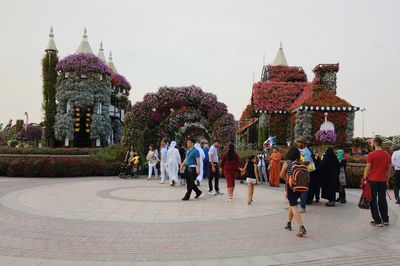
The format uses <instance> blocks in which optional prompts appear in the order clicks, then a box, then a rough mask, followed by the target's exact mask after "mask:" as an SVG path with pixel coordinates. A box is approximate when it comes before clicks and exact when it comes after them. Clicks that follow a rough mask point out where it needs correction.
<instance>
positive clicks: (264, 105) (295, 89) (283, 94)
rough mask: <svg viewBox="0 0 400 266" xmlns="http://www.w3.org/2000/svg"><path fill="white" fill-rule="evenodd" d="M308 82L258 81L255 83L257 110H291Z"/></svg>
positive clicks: (255, 105)
mask: <svg viewBox="0 0 400 266" xmlns="http://www.w3.org/2000/svg"><path fill="white" fill-rule="evenodd" d="M307 84H308V83H307V82H258V83H255V84H254V85H253V104H254V108H255V109H256V110H266V111H270V112H271V111H289V110H290V106H291V105H292V104H293V102H294V101H295V100H296V99H297V98H298V97H299V95H300V94H301V93H302V92H303V90H304V87H305V86H306V85H307Z"/></svg>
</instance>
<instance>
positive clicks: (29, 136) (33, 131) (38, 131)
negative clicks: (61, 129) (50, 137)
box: [18, 124, 43, 140]
mask: <svg viewBox="0 0 400 266" xmlns="http://www.w3.org/2000/svg"><path fill="white" fill-rule="evenodd" d="M42 132H43V130H42V127H41V126H39V125H32V124H30V125H28V126H27V128H26V130H25V128H22V130H21V133H20V134H19V136H18V137H19V138H20V139H22V140H41V139H42Z"/></svg>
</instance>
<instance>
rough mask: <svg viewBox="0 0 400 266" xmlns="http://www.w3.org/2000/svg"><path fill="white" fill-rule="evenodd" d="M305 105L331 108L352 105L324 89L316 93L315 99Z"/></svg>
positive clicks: (309, 100) (307, 101)
mask: <svg viewBox="0 0 400 266" xmlns="http://www.w3.org/2000/svg"><path fill="white" fill-rule="evenodd" d="M304 105H309V106H331V107H343V106H351V104H350V103H348V102H347V101H345V100H343V99H342V98H340V97H338V96H336V95H335V93H334V92H333V91H329V90H327V89H323V90H320V91H318V92H316V93H315V95H314V97H312V98H310V99H308V100H306V101H305V102H304Z"/></svg>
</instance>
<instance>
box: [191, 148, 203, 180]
mask: <svg viewBox="0 0 400 266" xmlns="http://www.w3.org/2000/svg"><path fill="white" fill-rule="evenodd" d="M194 147H195V148H196V149H197V150H198V151H199V153H200V174H199V175H198V176H197V178H196V180H199V181H201V180H203V174H204V167H203V160H204V158H205V157H206V155H205V153H204V151H203V149H202V148H201V146H200V143H196V144H195V145H194Z"/></svg>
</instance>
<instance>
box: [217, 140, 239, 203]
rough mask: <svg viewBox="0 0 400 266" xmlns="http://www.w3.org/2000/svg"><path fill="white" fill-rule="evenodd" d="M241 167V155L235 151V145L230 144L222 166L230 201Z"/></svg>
mask: <svg viewBox="0 0 400 266" xmlns="http://www.w3.org/2000/svg"><path fill="white" fill-rule="evenodd" d="M239 167H240V158H239V155H237V153H236V152H235V145H233V144H229V146H228V151H227V152H226V153H225V154H224V156H223V158H222V163H221V168H222V170H223V171H224V176H225V179H226V186H227V189H228V201H229V202H231V201H232V197H233V190H234V189H235V180H236V178H237V177H238V172H239Z"/></svg>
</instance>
